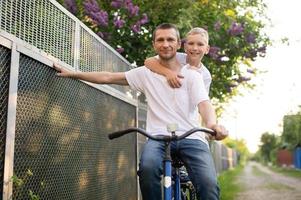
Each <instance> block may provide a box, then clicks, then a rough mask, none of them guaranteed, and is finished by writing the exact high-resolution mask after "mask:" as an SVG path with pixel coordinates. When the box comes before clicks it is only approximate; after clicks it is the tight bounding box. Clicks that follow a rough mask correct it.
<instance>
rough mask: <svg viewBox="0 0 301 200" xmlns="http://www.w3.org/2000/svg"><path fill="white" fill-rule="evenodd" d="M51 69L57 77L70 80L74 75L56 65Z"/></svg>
mask: <svg viewBox="0 0 301 200" xmlns="http://www.w3.org/2000/svg"><path fill="white" fill-rule="evenodd" d="M53 68H54V69H55V70H56V71H57V72H58V73H57V76H60V77H70V78H72V77H74V75H75V72H72V71H69V70H66V69H64V68H63V67H62V66H60V65H59V64H57V63H54V64H53Z"/></svg>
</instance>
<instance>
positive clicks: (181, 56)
mask: <svg viewBox="0 0 301 200" xmlns="http://www.w3.org/2000/svg"><path fill="white" fill-rule="evenodd" d="M176 57H177V60H178V61H179V62H180V64H181V65H182V66H184V65H186V64H187V61H186V60H187V54H186V53H179V52H177V55H176ZM196 71H197V72H199V73H200V74H201V75H202V77H203V81H204V84H205V88H206V90H207V92H208V94H209V90H210V85H211V82H212V77H211V74H210V72H209V70H208V69H207V68H206V67H205V65H203V63H201V67H200V68H198V69H197V70H196Z"/></svg>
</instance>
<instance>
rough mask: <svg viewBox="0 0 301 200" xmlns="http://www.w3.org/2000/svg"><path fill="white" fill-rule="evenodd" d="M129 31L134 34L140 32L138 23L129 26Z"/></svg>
mask: <svg viewBox="0 0 301 200" xmlns="http://www.w3.org/2000/svg"><path fill="white" fill-rule="evenodd" d="M131 29H132V31H133V32H134V33H139V32H140V31H141V25H140V22H139V21H137V22H136V24H133V25H131Z"/></svg>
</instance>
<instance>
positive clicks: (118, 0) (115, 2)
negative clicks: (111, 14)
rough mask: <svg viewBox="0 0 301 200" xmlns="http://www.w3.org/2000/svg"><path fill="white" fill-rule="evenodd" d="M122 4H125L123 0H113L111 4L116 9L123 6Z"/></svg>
mask: <svg viewBox="0 0 301 200" xmlns="http://www.w3.org/2000/svg"><path fill="white" fill-rule="evenodd" d="M122 5H123V1H122V0H113V1H112V2H111V6H112V7H113V8H115V9H119V8H121V7H122Z"/></svg>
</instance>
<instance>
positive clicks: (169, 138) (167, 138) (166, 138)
mask: <svg viewBox="0 0 301 200" xmlns="http://www.w3.org/2000/svg"><path fill="white" fill-rule="evenodd" d="M198 131H202V132H205V133H208V134H210V135H212V136H215V135H216V132H215V131H213V130H211V129H207V128H192V129H190V130H189V131H187V132H185V133H184V134H182V135H180V136H177V135H151V134H149V133H147V132H146V131H145V130H143V129H140V128H135V127H133V128H129V129H125V130H121V131H116V132H113V133H110V134H109V135H108V137H109V139H110V140H113V139H115V138H118V137H121V136H123V135H126V134H128V133H133V132H138V133H140V134H142V135H144V136H146V137H148V138H150V139H153V140H157V141H165V142H166V141H177V140H181V139H184V138H186V137H188V136H189V135H191V134H193V133H195V132H198Z"/></svg>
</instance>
